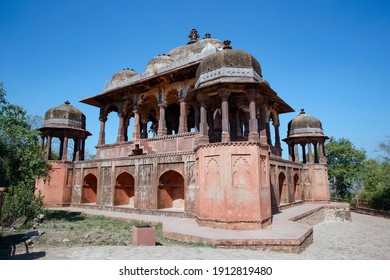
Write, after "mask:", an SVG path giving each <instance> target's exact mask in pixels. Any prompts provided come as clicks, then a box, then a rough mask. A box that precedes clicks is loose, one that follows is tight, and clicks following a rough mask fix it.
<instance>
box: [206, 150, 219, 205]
mask: <svg viewBox="0 0 390 280" xmlns="http://www.w3.org/2000/svg"><path fill="white" fill-rule="evenodd" d="M218 161H219V156H211V157H206V188H207V194H206V195H207V197H208V198H209V199H211V200H216V201H219V200H221V199H222V198H223V193H222V187H221V175H220V166H219V163H218Z"/></svg>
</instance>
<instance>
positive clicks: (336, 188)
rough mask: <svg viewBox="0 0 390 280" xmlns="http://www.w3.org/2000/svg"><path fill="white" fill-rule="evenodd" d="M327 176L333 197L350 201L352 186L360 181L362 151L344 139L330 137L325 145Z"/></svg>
mask: <svg viewBox="0 0 390 280" xmlns="http://www.w3.org/2000/svg"><path fill="white" fill-rule="evenodd" d="M325 149H326V153H327V163H328V176H329V183H330V187H331V193H332V196H333V197H336V198H342V199H350V198H352V196H353V189H354V186H355V185H357V184H358V182H359V181H360V180H361V179H362V175H363V166H364V165H363V163H364V160H365V159H366V153H365V151H364V150H358V149H356V148H355V146H354V145H353V144H352V142H351V141H350V140H348V139H346V138H340V139H338V140H336V139H335V138H334V137H331V138H330V139H329V141H328V143H326V144H325Z"/></svg>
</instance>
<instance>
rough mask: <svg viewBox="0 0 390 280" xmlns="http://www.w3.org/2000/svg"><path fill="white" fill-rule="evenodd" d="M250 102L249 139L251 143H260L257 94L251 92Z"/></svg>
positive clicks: (249, 94) (249, 95)
mask: <svg viewBox="0 0 390 280" xmlns="http://www.w3.org/2000/svg"><path fill="white" fill-rule="evenodd" d="M247 97H248V101H249V137H248V140H249V141H251V142H259V140H260V139H259V133H258V132H257V131H258V122H257V118H256V92H255V91H254V90H251V91H250V92H249V93H248V95H247Z"/></svg>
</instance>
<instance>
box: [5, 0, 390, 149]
mask: <svg viewBox="0 0 390 280" xmlns="http://www.w3.org/2000/svg"><path fill="white" fill-rule="evenodd" d="M192 28H196V29H197V30H198V31H199V33H200V35H201V38H202V37H203V36H204V34H205V33H211V35H212V37H213V38H217V39H220V40H221V41H223V40H226V39H229V40H231V42H232V46H233V48H235V49H244V50H246V51H248V52H250V53H251V54H252V55H253V56H254V57H255V58H256V59H257V60H258V61H259V62H260V64H261V66H262V70H263V77H264V78H265V79H266V80H267V81H268V82H269V83H270V85H271V87H272V88H273V89H274V90H275V91H276V92H277V93H278V95H279V96H280V97H281V98H282V99H284V100H285V101H286V102H287V103H288V104H289V105H291V107H293V108H294V109H295V110H296V112H295V113H290V114H285V115H282V116H281V128H280V129H281V136H282V137H283V138H284V137H286V133H287V123H288V121H289V120H291V119H292V118H294V117H295V115H296V114H297V112H299V109H300V108H305V111H306V113H308V114H309V115H312V116H315V117H317V118H319V119H320V120H321V121H322V123H323V128H324V131H325V134H327V135H328V136H335V137H336V138H340V137H346V138H349V139H350V140H351V141H352V142H353V143H354V144H355V146H356V147H357V148H364V149H365V150H366V151H367V153H368V155H369V156H372V157H375V156H377V153H375V152H374V150H375V148H376V146H377V143H378V142H379V141H381V140H384V139H385V137H386V136H390V109H389V107H390V102H389V101H390V89H389V88H390V87H389V82H390V70H389V69H390V1H385V0H384V1H379V0H366V1H360V0H351V1H344V0H307V1H300V0H294V1H290V0H286V1H282V0H280V1H269V0H267V1H263V0H253V1H245V0H241V1H209V0H204V1H203V0H201V1H184V0H181V1H147V0H146V1H130V0H126V1H125V0H110V1H99V0H83V1H79V0H67V1H65V0H63V1H60V0H58V1H53V0H40V1H33V0H31V1H28V0H18V1H9V0H0V35H1V37H0V81H2V82H4V86H5V89H6V91H7V99H8V100H9V101H10V102H12V103H16V104H18V105H20V106H22V107H24V109H26V110H27V112H28V113H29V114H31V115H41V116H43V115H44V113H45V112H46V111H47V110H48V109H50V108H52V107H55V106H58V105H60V104H62V103H64V101H66V100H69V101H70V102H71V104H72V105H73V106H75V107H77V108H78V109H80V110H81V111H82V112H83V113H84V114H85V115H86V117H87V129H88V130H89V131H90V132H91V133H92V134H93V136H92V137H90V138H88V139H87V148H88V149H89V151H90V152H92V153H94V152H95V149H94V146H95V145H96V144H97V139H98V134H99V121H98V116H99V110H98V108H96V107H92V106H89V105H86V104H83V103H79V102H78V101H79V100H81V99H84V98H86V97H89V96H93V95H96V94H99V93H101V92H102V91H103V87H104V85H105V84H106V83H107V82H109V81H110V79H111V77H112V75H113V74H114V73H115V72H117V71H119V70H121V69H123V68H133V69H134V70H136V71H137V72H140V73H141V72H143V71H144V70H145V67H146V64H147V62H148V61H149V60H150V59H152V58H153V57H154V56H156V55H159V54H163V53H166V52H168V51H169V50H171V49H173V48H175V47H177V46H179V45H184V44H186V43H187V42H188V37H187V35H188V33H189V31H190V30H191V29H192ZM110 118H111V119H113V120H114V124H112V125H110V126H109V129H110V130H109V131H107V134H108V136H107V137H108V139H115V136H116V133H117V128H118V124H119V120H118V118H117V117H114V118H113V117H111V115H110ZM112 141H113V140H112ZM284 149H285V150H286V146H284Z"/></svg>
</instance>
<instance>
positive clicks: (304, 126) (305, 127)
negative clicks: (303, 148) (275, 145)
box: [287, 109, 324, 138]
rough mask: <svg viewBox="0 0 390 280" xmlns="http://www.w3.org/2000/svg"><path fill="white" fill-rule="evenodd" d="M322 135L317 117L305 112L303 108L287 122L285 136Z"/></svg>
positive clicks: (320, 124)
mask: <svg viewBox="0 0 390 280" xmlns="http://www.w3.org/2000/svg"><path fill="white" fill-rule="evenodd" d="M307 136H309V137H317V136H320V137H324V131H323V129H322V123H321V121H320V120H319V119H317V118H315V117H313V116H310V115H308V114H306V113H305V110H304V109H301V112H299V113H298V115H297V116H296V117H295V118H294V119H292V120H291V121H290V122H289V124H288V132H287V137H288V138H289V137H307Z"/></svg>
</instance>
